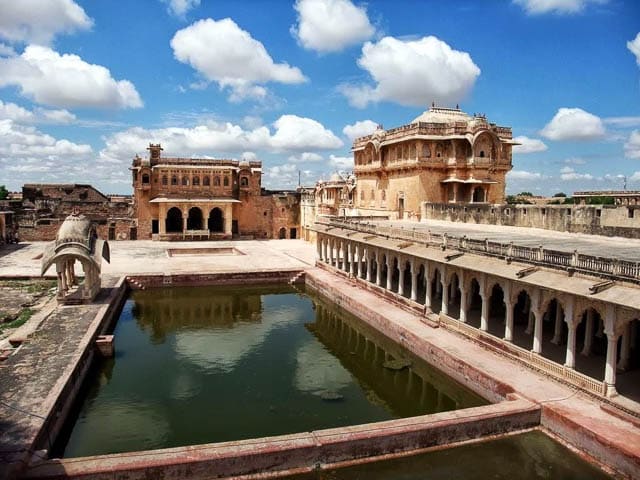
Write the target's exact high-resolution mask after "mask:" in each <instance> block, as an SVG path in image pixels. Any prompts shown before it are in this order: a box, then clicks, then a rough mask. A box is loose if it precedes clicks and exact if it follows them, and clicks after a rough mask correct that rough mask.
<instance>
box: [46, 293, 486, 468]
mask: <svg viewBox="0 0 640 480" xmlns="http://www.w3.org/2000/svg"><path fill="white" fill-rule="evenodd" d="M114 334H115V346H116V355H115V358H113V359H109V360H104V361H101V362H100V364H99V365H98V367H97V369H96V371H95V372H94V373H95V374H94V375H93V376H92V377H91V378H90V379H89V382H88V384H87V386H86V389H85V392H84V394H83V396H82V398H81V402H80V405H79V407H78V409H77V415H76V416H75V418H72V419H71V421H70V422H69V425H68V426H67V429H66V433H65V435H63V436H62V438H61V440H60V442H59V445H58V448H57V449H58V452H57V453H58V454H61V455H63V456H65V457H77V456H86V455H98V454H107V453H116V452H126V451H136V450H147V449H154V448H165V447H174V446H182V445H191V444H199V443H209V442H218V441H226V440H238V439H245V438H254V437H262V436H268V435H279V434H286V433H294V432H301V431H310V430H317V429H322V428H330V427H337V426H344V425H353V424H359V423H367V422H375V421H380V420H388V419H393V418H399V417H407V416H413V415H422V414H426V413H434V412H438V411H446V410H453V409H456V408H466V407H471V406H478V405H483V404H485V403H486V402H485V401H484V400H483V399H482V398H480V397H478V396H477V395H475V394H474V393H472V392H471V391H470V390H468V389H466V388H465V387H463V386H462V385H459V384H457V383H455V382H454V381H453V380H451V379H449V378H448V377H446V376H444V375H443V374H441V373H440V372H438V371H437V370H435V369H433V368H432V367H430V366H429V365H427V364H426V363H424V362H421V361H419V360H418V359H417V358H414V357H412V356H411V355H410V354H409V353H408V352H406V351H403V350H402V349H401V348H400V347H399V346H398V345H395V344H393V343H390V342H389V341H388V340H386V339H385V338H384V337H381V336H380V335H379V334H377V333H376V332H373V331H371V329H370V328H368V327H367V326H366V325H364V324H363V323H362V322H361V321H359V320H358V319H355V318H354V317H352V316H349V315H347V314H346V313H344V312H342V311H339V310H337V309H336V308H334V307H333V306H331V305H330V304H329V303H327V301H326V300H324V299H322V298H319V297H317V296H315V295H314V294H312V293H309V294H304V293H302V292H301V291H300V290H294V289H293V288H291V287H288V286H275V287H274V286H268V287H233V288H229V287H195V288H191V287H190V288H163V289H150V290H144V291H135V292H133V293H132V294H131V297H130V298H129V299H128V300H127V301H126V303H125V305H124V307H123V310H122V313H121V315H120V318H119V320H118V322H117V325H116V327H115V331H114ZM399 358H404V359H408V360H410V361H411V366H410V367H409V368H404V369H402V370H391V369H389V368H385V367H384V366H383V364H384V363H385V361H389V360H393V359H399ZM387 366H389V364H387Z"/></svg>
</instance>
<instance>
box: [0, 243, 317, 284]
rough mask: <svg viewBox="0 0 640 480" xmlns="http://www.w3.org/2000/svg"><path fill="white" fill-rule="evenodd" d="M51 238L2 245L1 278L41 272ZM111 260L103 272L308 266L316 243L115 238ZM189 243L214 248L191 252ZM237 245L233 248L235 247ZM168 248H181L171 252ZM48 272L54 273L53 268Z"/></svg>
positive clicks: (231, 270) (224, 270) (236, 269)
mask: <svg viewBox="0 0 640 480" xmlns="http://www.w3.org/2000/svg"><path fill="white" fill-rule="evenodd" d="M46 245H47V242H33V243H24V244H19V245H8V246H4V247H2V248H0V278H2V277H15V276H30V277H37V276H39V275H40V263H41V254H42V252H43V251H44V248H45V246H46ZM109 246H110V247H111V263H110V264H108V263H106V262H103V264H102V273H103V274H104V275H107V276H111V275H113V276H120V275H127V274H142V273H167V274H170V273H184V272H190V273H198V272H213V273H217V272H235V271H249V270H252V271H256V270H286V269H298V268H306V267H309V266H311V265H313V264H314V263H315V247H314V246H313V245H311V244H309V243H306V242H304V241H302V240H264V241H260V240H247V241H222V242H220V241H218V242H153V241H151V240H137V241H135V240H134V241H113V242H109ZM189 249H199V250H200V249H216V250H217V251H218V252H219V253H215V254H214V253H213V251H211V250H210V251H209V252H208V253H206V254H200V255H198V254H188V253H189V251H188V250H189ZM232 249H233V251H231V250H232ZM169 250H177V252H176V254H174V255H170V254H169ZM48 274H49V275H52V276H55V269H54V268H51V269H50V270H49V272H48Z"/></svg>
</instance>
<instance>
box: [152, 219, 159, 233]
mask: <svg viewBox="0 0 640 480" xmlns="http://www.w3.org/2000/svg"><path fill="white" fill-rule="evenodd" d="M151 233H158V220H151Z"/></svg>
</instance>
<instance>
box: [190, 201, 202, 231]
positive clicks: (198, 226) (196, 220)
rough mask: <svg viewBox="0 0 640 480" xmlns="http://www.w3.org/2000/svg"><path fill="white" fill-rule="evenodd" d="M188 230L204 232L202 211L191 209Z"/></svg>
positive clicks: (195, 208) (196, 208)
mask: <svg viewBox="0 0 640 480" xmlns="http://www.w3.org/2000/svg"><path fill="white" fill-rule="evenodd" d="M187 230H202V210H200V209H199V208H198V207H191V208H190V209H189V216H188V217H187Z"/></svg>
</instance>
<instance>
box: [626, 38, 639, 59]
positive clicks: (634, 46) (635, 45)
mask: <svg viewBox="0 0 640 480" xmlns="http://www.w3.org/2000/svg"><path fill="white" fill-rule="evenodd" d="M627 48H628V49H629V50H630V51H631V53H633V54H634V55H635V56H636V63H637V64H638V66H640V32H638V34H637V35H636V38H634V39H633V40H630V41H628V42H627Z"/></svg>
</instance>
